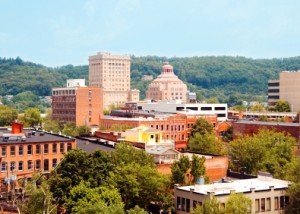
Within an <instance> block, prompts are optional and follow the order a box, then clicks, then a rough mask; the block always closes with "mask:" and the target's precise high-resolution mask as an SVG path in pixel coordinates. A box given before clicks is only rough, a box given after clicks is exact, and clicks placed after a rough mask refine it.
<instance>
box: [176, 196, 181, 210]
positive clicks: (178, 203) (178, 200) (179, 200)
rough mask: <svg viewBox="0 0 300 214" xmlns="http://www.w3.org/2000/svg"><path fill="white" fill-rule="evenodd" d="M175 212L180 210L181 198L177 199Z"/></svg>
mask: <svg viewBox="0 0 300 214" xmlns="http://www.w3.org/2000/svg"><path fill="white" fill-rule="evenodd" d="M177 210H181V198H180V197H177Z"/></svg>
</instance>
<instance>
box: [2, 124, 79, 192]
mask: <svg viewBox="0 0 300 214" xmlns="http://www.w3.org/2000/svg"><path fill="white" fill-rule="evenodd" d="M0 142H1V146H0V147H1V148H0V149H1V154H0V155H1V173H0V185H1V186H0V189H1V193H2V194H5V193H9V191H10V190H11V189H10V188H11V185H10V184H12V183H14V182H15V183H16V182H17V181H19V180H24V179H25V180H27V179H30V178H31V177H32V175H33V174H34V173H42V174H45V173H46V174H47V173H50V172H51V171H52V170H53V169H55V167H57V165H58V164H59V163H60V162H61V160H62V159H63V158H64V154H65V153H67V152H68V151H70V150H71V149H74V148H76V141H75V139H73V138H69V137H64V136H60V135H54V134H51V133H46V132H40V131H35V130H25V131H24V132H21V133H14V134H12V133H11V132H10V131H9V130H8V129H0ZM25 180H24V181H25ZM15 187H17V188H21V187H20V186H18V185H17V183H16V186H15Z"/></svg>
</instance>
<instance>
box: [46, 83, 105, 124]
mask: <svg viewBox="0 0 300 214" xmlns="http://www.w3.org/2000/svg"><path fill="white" fill-rule="evenodd" d="M67 86H68V87H66V88H53V89H52V118H53V119H55V120H58V121H61V122H63V123H66V122H74V123H76V125H77V126H81V125H86V126H93V125H99V117H101V116H102V115H103V103H102V99H103V92H102V89H101V88H99V87H86V86H84V80H68V81H67Z"/></svg>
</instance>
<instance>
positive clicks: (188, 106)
mask: <svg viewBox="0 0 300 214" xmlns="http://www.w3.org/2000/svg"><path fill="white" fill-rule="evenodd" d="M136 108H137V109H138V110H143V111H149V112H152V111H156V112H164V113H173V114H176V113H180V114H186V115H204V116H205V115H216V116H217V118H218V121H219V122H222V121H226V120H227V104H223V103H220V104H209V103H183V102H182V101H181V100H171V101H159V102H150V101H147V102H138V103H137V107H136Z"/></svg>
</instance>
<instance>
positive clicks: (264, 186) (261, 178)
mask: <svg viewBox="0 0 300 214" xmlns="http://www.w3.org/2000/svg"><path fill="white" fill-rule="evenodd" d="M288 186H289V182H288V181H284V180H278V179H274V178H272V177H271V176H269V175H267V174H261V175H258V177H257V178H252V179H244V180H233V181H231V182H227V183H213V184H207V185H204V184H203V185H200V184H197V185H195V186H182V187H179V186H176V187H175V193H174V194H175V209H176V213H177V214H187V213H190V212H191V210H192V208H193V207H195V206H196V205H197V204H200V205H202V204H203V202H204V201H205V200H209V199H210V198H212V197H213V196H214V197H216V199H217V200H218V201H219V202H220V207H221V208H225V206H226V204H225V203H226V201H227V199H228V197H229V195H230V194H231V193H243V194H244V195H245V196H247V197H249V198H250V199H251V200H252V205H251V207H249V212H248V213H270V214H271V213H272V214H276V213H284V208H285V206H286V204H287V203H288V196H287V195H286V190H287V188H288Z"/></svg>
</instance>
